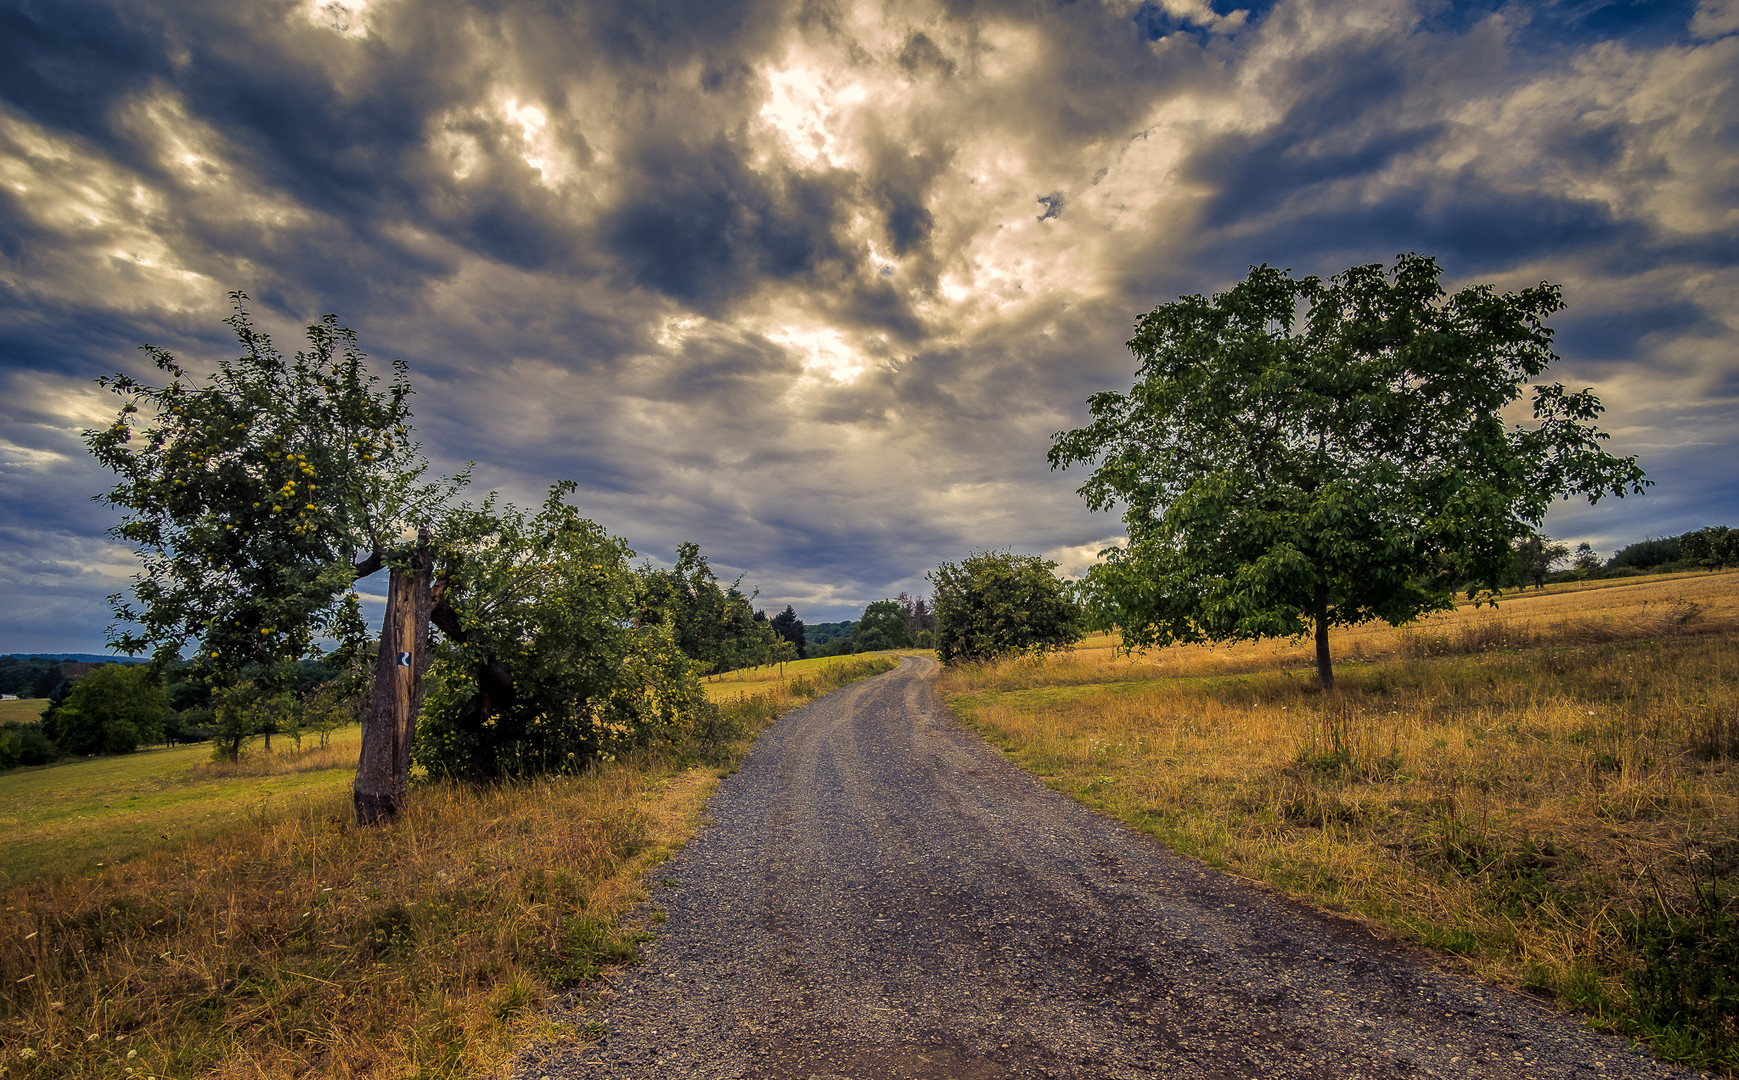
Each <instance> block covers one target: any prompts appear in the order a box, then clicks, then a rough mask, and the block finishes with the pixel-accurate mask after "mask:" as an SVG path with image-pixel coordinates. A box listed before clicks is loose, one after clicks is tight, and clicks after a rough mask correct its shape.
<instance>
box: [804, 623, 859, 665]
mask: <svg viewBox="0 0 1739 1080" xmlns="http://www.w3.org/2000/svg"><path fill="white" fill-rule="evenodd" d="M856 629H857V622H856V621H855V620H850V619H848V620H846V621H844V622H830V623H810V624H809V625H808V626H807V627H805V628H804V633H805V634H806V635H807V636H808V639H809V655H810V656H838V655H840V654H841V652H842V651H843V652H847V653H849V652H850V651H851V648H850V643H851V635H852V633H853V632H854V631H855V630H856Z"/></svg>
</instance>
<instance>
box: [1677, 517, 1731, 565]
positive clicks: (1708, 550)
mask: <svg viewBox="0 0 1739 1080" xmlns="http://www.w3.org/2000/svg"><path fill="white" fill-rule="evenodd" d="M1679 549H1680V551H1681V552H1683V554H1684V557H1685V558H1686V559H1688V560H1690V561H1691V562H1694V563H1696V564H1697V565H1698V566H1707V567H1709V568H1710V569H1711V570H1725V569H1726V568H1727V567H1729V566H1733V565H1735V564H1739V530H1735V529H1732V528H1729V527H1728V526H1726V525H1710V526H1708V527H1707V528H1702V529H1698V530H1697V531H1696V532H1688V533H1685V534H1684V535H1683V536H1681V537H1679Z"/></svg>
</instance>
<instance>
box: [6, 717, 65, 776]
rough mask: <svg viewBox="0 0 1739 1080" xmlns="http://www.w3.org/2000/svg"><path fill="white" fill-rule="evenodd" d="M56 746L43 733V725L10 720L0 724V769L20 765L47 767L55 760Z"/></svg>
mask: <svg viewBox="0 0 1739 1080" xmlns="http://www.w3.org/2000/svg"><path fill="white" fill-rule="evenodd" d="M54 755H55V746H54V744H53V743H52V742H49V741H48V736H46V735H44V734H43V733H42V725H41V724H21V723H19V722H18V721H16V720H8V721H6V722H5V723H3V724H0V769H11V768H16V767H17V766H19V765H46V764H48V763H49V762H51V761H53V760H54Z"/></svg>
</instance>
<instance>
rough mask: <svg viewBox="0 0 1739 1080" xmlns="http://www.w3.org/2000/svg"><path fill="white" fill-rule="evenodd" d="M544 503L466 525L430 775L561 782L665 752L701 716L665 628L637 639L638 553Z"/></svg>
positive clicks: (650, 629) (436, 669)
mask: <svg viewBox="0 0 1739 1080" xmlns="http://www.w3.org/2000/svg"><path fill="white" fill-rule="evenodd" d="M573 490H574V485H573V484H572V483H571V482H564V483H560V484H556V485H555V486H554V487H552V488H551V489H550V492H549V496H548V498H547V499H546V500H545V502H544V505H543V507H542V509H541V510H540V511H539V512H538V513H537V514H536V515H527V514H525V513H523V512H522V511H519V510H517V509H515V508H513V507H506V508H503V509H499V510H497V509H496V508H494V507H493V506H486V507H484V508H482V509H479V510H476V511H473V512H471V516H472V518H473V521H472V524H471V526H470V527H469V528H468V529H466V530H465V531H466V532H467V533H468V534H469V535H470V536H471V538H472V539H471V540H470V541H469V542H467V543H465V544H463V545H462V546H461V547H460V548H459V550H458V552H457V554H456V556H455V559H456V562H455V566H454V568H453V570H452V572H451V573H450V574H448V575H446V576H447V577H448V580H449V582H450V585H449V588H448V591H447V592H446V594H445V595H444V596H443V600H442V603H441V604H440V605H438V606H437V607H436V609H435V611H434V616H433V617H434V619H435V623H436V625H437V626H438V627H439V628H440V630H441V633H442V635H443V637H444V638H445V639H446V640H445V642H444V643H443V644H442V645H441V646H440V647H439V648H438V649H437V650H436V654H435V660H434V665H433V668H432V681H433V683H434V689H433V690H432V692H431V694H430V697H429V698H428V700H427V701H426V702H425V703H424V707H423V714H422V718H421V721H420V724H419V727H418V730H417V741H416V746H415V750H414V756H415V759H416V761H417V762H419V763H420V764H422V765H423V766H424V767H425V768H426V769H427V770H428V771H429V773H430V774H431V775H435V776H449V777H454V778H464V779H497V778H500V777H504V776H522V775H528V774H534V773H548V772H565V771H571V770H574V769H577V768H579V767H581V766H584V765H586V764H588V763H590V762H592V761H594V760H596V759H599V758H608V757H611V756H614V755H615V754H618V753H621V752H623V751H625V750H627V749H630V748H632V747H636V746H644V745H647V744H650V743H654V742H660V741H671V740H673V739H674V738H675V737H676V736H677V735H678V734H679V733H681V732H682V731H685V730H686V729H687V727H688V725H689V724H690V723H691V721H692V720H693V718H694V716H695V714H696V713H697V712H698V711H699V709H700V708H701V707H702V700H703V699H702V694H701V691H700V688H699V686H698V685H697V684H696V681H695V679H694V677H693V675H691V674H690V672H689V661H688V659H687V658H686V657H684V656H683V654H682V652H681V651H680V650H679V649H678V648H677V643H676V639H675V637H674V635H673V633H672V630H671V628H670V627H669V626H667V625H641V626H636V625H634V621H633V620H634V615H635V613H636V610H637V599H638V594H639V580H638V578H637V577H636V575H635V572H634V570H633V568H632V567H631V566H630V565H629V559H631V558H633V555H634V552H633V551H631V550H630V549H629V547H628V545H627V544H626V543H625V542H624V541H622V540H621V539H619V538H617V537H614V536H611V535H609V534H608V533H607V532H606V531H605V530H604V529H603V528H602V527H601V526H599V525H598V524H597V523H595V522H593V521H590V520H588V519H586V518H584V517H581V516H580V514H579V512H578V511H577V510H575V509H574V508H573V507H572V506H570V505H569V504H568V503H567V502H566V501H565V499H566V496H568V495H570V494H571V493H572V492H573Z"/></svg>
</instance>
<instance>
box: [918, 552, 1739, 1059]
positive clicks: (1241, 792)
mask: <svg viewBox="0 0 1739 1080" xmlns="http://www.w3.org/2000/svg"><path fill="white" fill-rule="evenodd" d="M1090 644H1094V645H1098V646H1099V647H1098V648H1085V649H1081V650H1077V651H1076V652H1075V653H1074V654H1072V655H1066V656H1062V657H1058V658H1055V659H1053V660H1051V661H1048V662H1045V661H1038V662H1035V661H1030V660H1027V661H1014V662H1010V663H1004V664H998V665H989V666H986V667H984V668H979V669H960V670H953V671H949V672H947V673H946V674H945V675H944V676H943V688H944V692H945V693H947V694H950V695H951V696H952V697H953V700H954V703H955V706H956V709H957V711H958V712H959V713H960V714H961V715H963V716H965V717H967V718H969V719H970V721H971V722H972V723H973V724H975V725H976V726H977V727H978V728H979V729H980V730H982V731H983V732H985V733H986V734H987V735H988V736H989V737H991V738H992V739H993V740H994V741H996V742H998V743H999V744H1001V745H1003V746H1004V747H1006V748H1007V749H1009V750H1010V751H1011V753H1012V754H1013V756H1014V758H1015V759H1016V760H1017V761H1019V762H1020V763H1022V764H1024V765H1025V766H1027V767H1028V768H1031V769H1033V770H1034V771H1036V772H1038V773H1040V774H1041V775H1043V776H1045V777H1046V779H1047V781H1048V782H1050V783H1051V784H1052V785H1053V786H1056V787H1058V788H1059V789H1061V790H1064V791H1067V792H1069V793H1070V794H1072V795H1074V796H1076V797H1077V798H1079V799H1081V800H1082V801H1084V802H1086V803H1088V804H1089V805H1093V806H1096V807H1099V808H1102V809H1105V810H1107V811H1110V812H1112V813H1115V814H1117V815H1119V816H1120V817H1122V818H1123V819H1124V820H1126V821H1128V822H1130V823H1131V824H1133V825H1135V826H1137V827H1139V828H1142V829H1145V830H1147V831H1149V832H1151V833H1153V834H1154V835H1156V836H1158V837H1160V838H1162V839H1164V840H1165V841H1167V842H1168V843H1170V844H1172V845H1173V846H1175V847H1177V848H1179V849H1180V850H1183V851H1186V852H1188V853H1191V854H1195V855H1198V856H1200V857H1202V858H1204V859H1206V860H1208V861H1209V862H1211V863H1213V864H1215V865H1217V866H1222V867H1225V868H1227V869H1229V870H1231V871H1232V872H1234V873H1237V874H1241V875H1243V876H1246V877H1250V878H1253V879H1257V880H1262V881H1266V882H1269V883H1271V884H1273V885H1276V886H1278V887H1280V888H1283V889H1285V890H1287V891H1290V892H1292V893H1294V894H1296V895H1299V896H1302V897H1304V898H1306V899H1309V900H1312V901H1314V902H1316V903H1319V904H1323V905H1326V906H1329V907H1333V908H1338V909H1341V910H1346V911H1350V912H1356V913H1359V914H1361V915H1363V916H1366V917H1368V918H1371V919H1373V920H1376V921H1377V922H1380V923H1382V924H1383V925H1386V926H1388V927H1389V928H1391V929H1392V930H1393V931H1394V932H1396V933H1398V934H1400V935H1402V936H1405V937H1408V938H1411V939H1414V940H1418V941H1422V942H1424V943H1426V944H1429V945H1431V946H1434V947H1436V948H1439V949H1442V950H1445V951H1447V952H1451V953H1454V954H1457V955H1459V956H1461V957H1464V958H1465V959H1466V962H1467V963H1468V964H1470V965H1471V966H1472V967H1474V968H1476V969H1477V970H1479V971H1480V972H1482V973H1483V974H1485V975H1486V976H1488V977H1491V978H1494V979H1496V980H1499V981H1502V982H1506V983H1510V984H1513V985H1521V986H1526V987H1529V988H1532V989H1534V990H1537V991H1541V992H1544V993H1548V994H1552V995H1555V996H1557V997H1559V998H1560V999H1561V1000H1563V1001H1564V1002H1565V1003H1566V1004H1568V1005H1570V1006H1571V1007H1573V1008H1577V1009H1580V1010H1583V1011H1586V1012H1588V1013H1590V1014H1592V1015H1593V1016H1594V1018H1595V1020H1596V1021H1597V1022H1603V1023H1605V1024H1607V1025H1608V1026H1613V1027H1617V1028H1620V1029H1623V1030H1628V1031H1631V1032H1633V1033H1635V1034H1639V1035H1646V1036H1649V1037H1651V1038H1654V1039H1655V1041H1656V1043H1657V1046H1659V1047H1661V1048H1662V1049H1663V1051H1664V1052H1665V1053H1667V1054H1668V1055H1669V1056H1675V1057H1679V1058H1681V1059H1685V1060H1694V1061H1700V1062H1701V1063H1703V1064H1706V1065H1716V1066H1722V1067H1726V1068H1729V1069H1731V1068H1732V1067H1733V1066H1734V1064H1735V1063H1736V1061H1735V1058H1734V1050H1733V1045H1734V1039H1733V1029H1732V1021H1731V1016H1730V1015H1729V1018H1728V1020H1727V1021H1726V1022H1725V1023H1726V1027H1725V1029H1723V1030H1717V1031H1714V1032H1713V1033H1708V1032H1705V1033H1704V1034H1705V1035H1707V1036H1708V1037H1707V1038H1703V1037H1701V1036H1699V1038H1702V1041H1701V1042H1698V1041H1697V1039H1691V1040H1689V1041H1688V1042H1687V1041H1685V1040H1684V1039H1679V1036H1677V1035H1675V1034H1674V1033H1673V1032H1672V1031H1669V1030H1664V1029H1662V1027H1661V1024H1659V1023H1657V1022H1656V1021H1655V1020H1651V1019H1649V1018H1648V1017H1646V1016H1643V1015H1642V1013H1643V1012H1645V1011H1646V1010H1645V1009H1644V1008H1643V1004H1642V1003H1640V1002H1639V1001H1638V999H1637V994H1636V993H1635V990H1636V985H1637V984H1636V981H1635V980H1636V973H1637V972H1638V971H1639V970H1640V969H1641V967H1642V966H1644V957H1643V956H1642V955H1641V953H1640V952H1639V948H1641V946H1642V944H1644V940H1643V938H1644V937H1646V934H1645V935H1643V937H1639V930H1638V928H1639V927H1642V928H1647V927H1650V926H1659V925H1665V924H1664V923H1663V922H1662V920H1670V919H1672V918H1680V917H1690V916H1692V915H1695V914H1696V913H1698V912H1699V911H1703V912H1705V913H1707V912H1708V910H1709V902H1710V897H1711V895H1712V894H1711V893H1710V891H1709V890H1711V889H1717V890H1723V891H1724V892H1725V895H1726V896H1728V897H1730V896H1731V895H1732V893H1733V891H1734V886H1735V885H1739V762H1736V761H1735V760H1734V759H1735V755H1739V649H1736V646H1739V574H1731V573H1730V574H1719V575H1711V574H1702V575H1697V576H1695V577H1691V578H1682V579H1677V580H1671V579H1669V580H1661V579H1644V580H1642V581H1626V582H1624V583H1623V584H1621V585H1614V586H1609V587H1606V588H1593V587H1586V588H1581V589H1568V590H1559V591H1555V592H1548V593H1545V594H1541V595H1538V596H1536V595H1534V594H1529V595H1528V596H1526V597H1525V598H1512V599H1509V600H1506V601H1505V602H1504V603H1503V605H1502V606H1501V607H1500V608H1499V609H1498V611H1497V612H1495V613H1493V612H1491V611H1490V609H1489V608H1488V609H1481V610H1474V609H1472V608H1471V607H1469V608H1463V609H1460V610H1458V611H1456V612H1452V613H1444V614H1443V615H1440V616H1438V617H1436V618H1433V619H1431V620H1428V621H1427V622H1425V623H1424V624H1423V625H1421V626H1419V627H1415V628H1410V629H1404V630H1392V629H1390V628H1387V627H1365V628H1360V629H1358V630H1355V631H1351V632H1345V633H1340V634H1337V635H1336V636H1335V641H1334V646H1335V649H1336V656H1337V673H1338V676H1339V682H1340V686H1339V688H1338V690H1337V691H1336V692H1335V693H1333V694H1331V695H1326V696H1325V695H1323V694H1321V693H1319V692H1318V691H1317V690H1316V689H1315V687H1314V675H1313V672H1312V671H1311V669H1310V667H1309V665H1310V663H1311V653H1310V652H1309V651H1308V647H1300V646H1293V645H1290V644H1289V643H1260V644H1256V645H1241V646H1236V647H1233V648H1218V649H1213V650H1208V649H1204V648H1199V647H1192V648H1172V649H1166V650H1161V651H1156V652H1154V653H1152V654H1149V655H1147V656H1144V657H1138V658H1135V659H1134V660H1131V659H1129V658H1127V657H1123V658H1119V657H1117V656H1116V655H1115V652H1114V650H1113V649H1112V648H1111V647H1110V646H1111V645H1112V644H1114V643H1113V642H1110V641H1109V640H1106V639H1100V640H1098V641H1096V642H1092V643H1090ZM1719 902H1720V901H1719V900H1718V899H1717V900H1716V901H1715V903H1716V904H1717V906H1718V905H1719ZM1714 917H1715V916H1713V915H1712V916H1711V918H1714ZM1728 917H1729V918H1730V916H1728ZM1675 925H1676V924H1675ZM1725 925H1727V926H1728V927H1729V929H1728V930H1727V931H1725V932H1726V933H1727V934H1728V935H1729V936H1728V937H1727V939H1726V941H1727V942H1728V944H1727V946H1725V947H1727V948H1731V947H1732V944H1731V942H1732V938H1731V933H1732V931H1731V923H1730V922H1728V923H1726V924H1725ZM1651 932H1652V931H1651ZM1675 1039H1679V1041H1678V1042H1675V1041H1674V1040H1675ZM1710 1039H1713V1040H1714V1043H1711V1042H1710ZM1723 1039H1724V1040H1725V1042H1726V1045H1725V1048H1724V1049H1722V1048H1721V1047H1720V1046H1719V1045H1718V1044H1719V1042H1720V1041H1721V1040H1723ZM1711 1045H1713V1046H1714V1050H1713V1051H1712V1050H1711Z"/></svg>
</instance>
